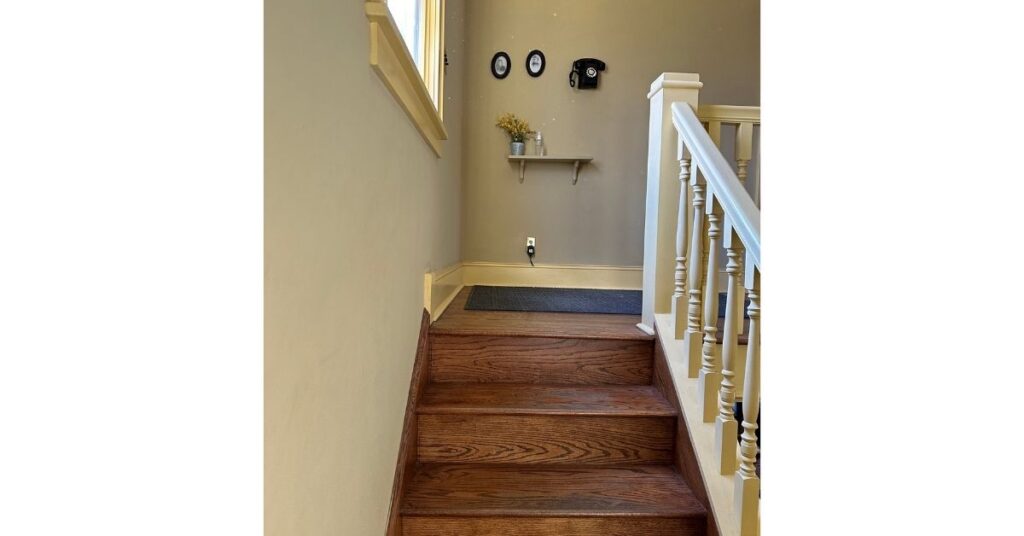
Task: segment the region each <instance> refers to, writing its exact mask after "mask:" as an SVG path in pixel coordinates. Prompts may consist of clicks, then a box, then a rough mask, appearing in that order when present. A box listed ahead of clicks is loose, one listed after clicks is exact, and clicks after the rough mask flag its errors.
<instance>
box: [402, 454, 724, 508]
mask: <svg viewBox="0 0 1024 536" xmlns="http://www.w3.org/2000/svg"><path fill="white" fill-rule="evenodd" d="M401 513H402V515H403V516H450V517H458V516H475V517H485V516H507V517H600V516H628V517H662V518H671V517H703V516H705V515H706V511H705V509H704V507H703V506H701V504H700V503H699V502H698V501H697V499H696V497H694V495H693V492H692V491H691V490H690V489H689V488H688V487H687V485H686V484H685V483H684V482H683V480H682V478H681V477H680V476H679V474H678V473H676V472H675V470H674V469H673V468H672V467H671V466H668V465H654V466H631V467H590V466H545V467H537V466H508V465H469V464H454V465H452V464H421V465H419V466H417V467H416V470H415V474H414V475H413V477H412V480H411V482H410V484H409V488H408V489H407V491H406V494H405V497H404V499H403V501H402V507H401Z"/></svg>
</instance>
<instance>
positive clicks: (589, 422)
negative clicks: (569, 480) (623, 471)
mask: <svg viewBox="0 0 1024 536" xmlns="http://www.w3.org/2000/svg"><path fill="white" fill-rule="evenodd" d="M417 434H418V435H417V458H418V461H420V462H429V463H495V464H587V465H627V464H670V463H672V462H673V455H674V447H675V418H674V417H621V416H600V417H597V416H579V415H419V418H418V426H417Z"/></svg>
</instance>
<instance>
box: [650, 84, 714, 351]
mask: <svg viewBox="0 0 1024 536" xmlns="http://www.w3.org/2000/svg"><path fill="white" fill-rule="evenodd" d="M703 85H704V84H702V83H701V82H700V75H698V74H696V73H663V74H662V75H661V76H659V77H658V78H657V79H656V80H655V81H654V83H652V84H651V91H650V93H648V94H647V98H648V100H649V101H650V106H651V114H650V123H649V127H648V132H647V140H648V141H647V143H648V146H647V202H646V211H645V216H644V272H643V309H642V313H643V314H642V318H641V321H640V324H638V327H639V328H640V329H642V330H644V331H646V332H647V333H651V334H653V333H654V314H655V313H659V314H660V313H669V312H671V311H672V294H673V290H674V279H675V269H676V257H677V255H676V248H675V237H676V232H677V227H678V224H679V214H678V212H677V211H678V209H679V208H680V207H679V199H680V194H679V192H680V186H681V185H680V181H679V160H678V159H677V156H678V155H677V145H676V133H675V127H674V126H673V125H672V110H671V106H672V103H673V102H688V103H690V105H691V106H693V108H694V109H697V96H698V93H699V91H700V88H701V87H702V86H703ZM683 191H684V192H685V189H684V190H683ZM686 208H687V206H686V204H684V205H683V210H684V211H686ZM685 221H686V220H684V222H685ZM684 236H686V235H685V233H684ZM683 251H684V252H685V251H686V249H685V248H684V249H683ZM684 255H685V253H684Z"/></svg>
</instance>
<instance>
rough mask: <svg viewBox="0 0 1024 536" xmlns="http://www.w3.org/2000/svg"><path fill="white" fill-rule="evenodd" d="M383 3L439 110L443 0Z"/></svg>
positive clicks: (442, 85) (442, 76)
mask: <svg viewBox="0 0 1024 536" xmlns="http://www.w3.org/2000/svg"><path fill="white" fill-rule="evenodd" d="M387 5H388V9H389V10H390V11H391V16H392V17H394V19H395V24H396V25H397V26H398V31H399V32H400V33H401V35H402V39H403V40H404V41H405V46H406V48H407V49H408V50H409V54H410V55H411V56H412V60H413V62H414V63H415V64H416V69H417V70H419V73H420V77H421V78H422V79H423V83H424V84H425V85H426V86H427V92H429V93H430V97H431V99H432V100H433V101H434V107H435V108H437V111H438V113H439V114H440V113H441V108H442V105H441V103H442V101H441V93H442V90H443V87H444V83H443V78H444V41H443V36H444V0H387Z"/></svg>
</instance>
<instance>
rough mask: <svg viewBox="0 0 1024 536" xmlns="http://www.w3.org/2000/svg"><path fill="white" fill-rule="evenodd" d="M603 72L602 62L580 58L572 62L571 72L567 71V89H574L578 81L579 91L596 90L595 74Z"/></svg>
mask: <svg viewBox="0 0 1024 536" xmlns="http://www.w3.org/2000/svg"><path fill="white" fill-rule="evenodd" d="M603 70H604V62H603V61H601V60H599V59H595V58H580V59H578V60H576V61H574V62H572V70H571V71H569V87H576V84H577V81H578V83H579V86H580V89H597V73H598V71H603ZM573 77H575V78H573Z"/></svg>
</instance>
